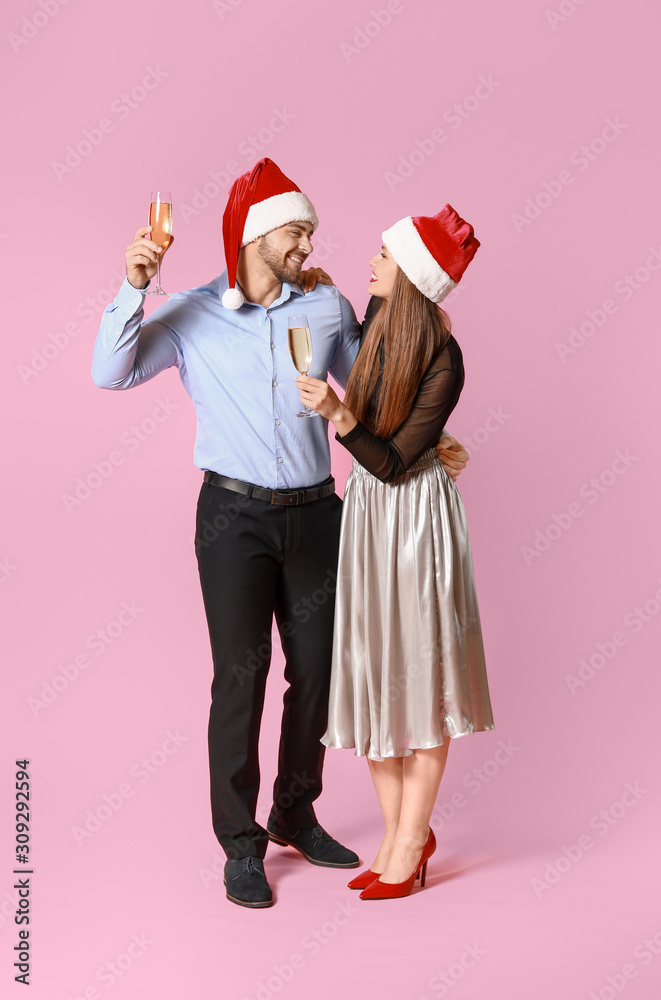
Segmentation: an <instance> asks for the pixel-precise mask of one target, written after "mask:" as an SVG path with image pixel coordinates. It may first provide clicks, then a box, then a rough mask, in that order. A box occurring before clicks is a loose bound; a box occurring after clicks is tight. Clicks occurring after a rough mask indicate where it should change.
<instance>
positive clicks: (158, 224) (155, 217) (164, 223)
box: [147, 191, 172, 295]
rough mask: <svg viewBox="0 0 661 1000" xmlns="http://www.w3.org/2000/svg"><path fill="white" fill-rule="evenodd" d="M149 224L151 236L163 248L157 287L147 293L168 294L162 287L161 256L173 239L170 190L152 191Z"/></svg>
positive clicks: (158, 264)
mask: <svg viewBox="0 0 661 1000" xmlns="http://www.w3.org/2000/svg"><path fill="white" fill-rule="evenodd" d="M149 225H150V226H152V231H151V233H150V234H149V238H150V239H151V240H153V241H154V243H158V245H159V246H160V247H162V248H163V250H162V252H161V253H160V254H159V257H158V261H157V262H156V288H154V289H150V290H149V291H148V292H147V295H168V294H169V292H166V291H165V290H164V289H163V288H161V257H162V256H163V254H164V253H165V251H166V250H167V248H168V247H169V246H170V243H171V241H172V195H171V194H170V192H169V191H152V193H151V198H150V199H149Z"/></svg>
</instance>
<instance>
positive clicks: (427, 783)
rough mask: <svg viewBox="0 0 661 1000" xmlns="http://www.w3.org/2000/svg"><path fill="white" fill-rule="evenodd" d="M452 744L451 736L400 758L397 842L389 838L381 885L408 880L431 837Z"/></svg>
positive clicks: (395, 838)
mask: <svg viewBox="0 0 661 1000" xmlns="http://www.w3.org/2000/svg"><path fill="white" fill-rule="evenodd" d="M449 745H450V739H449V737H448V739H446V741H445V743H444V744H443V745H442V746H440V747H432V748H431V749H429V750H415V751H414V752H413V754H412V755H411V756H409V757H403V758H397V759H398V760H401V761H402V765H403V775H402V793H401V800H400V808H399V822H398V824H397V831H396V833H395V837H394V841H393V840H392V838H390V839H389V846H390V850H389V853H388V856H387V863H386V865H385V867H384V868H383V872H382V875H381V881H382V882H403V881H404V880H405V879H407V878H409V876H410V875H411V873H412V871H413V869H414V868H415V865H416V862H417V861H418V859H419V858H420V852H421V851H422V848H423V847H424V846H425V843H426V842H427V837H428V835H429V821H430V819H431V814H432V811H433V808H434V803H435V802H436V796H437V795H438V789H439V786H440V784H441V778H442V777H443V771H444V770H445V763H446V761H447V756H448V747H449ZM377 794H378V793H377ZM379 801H381V800H380V799H379ZM386 829H388V827H386ZM374 870H376V869H374Z"/></svg>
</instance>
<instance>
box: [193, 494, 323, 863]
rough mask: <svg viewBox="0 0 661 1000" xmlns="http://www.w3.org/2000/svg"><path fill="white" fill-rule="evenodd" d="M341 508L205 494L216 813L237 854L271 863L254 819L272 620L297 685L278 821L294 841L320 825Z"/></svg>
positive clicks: (285, 733)
mask: <svg viewBox="0 0 661 1000" xmlns="http://www.w3.org/2000/svg"><path fill="white" fill-rule="evenodd" d="M341 512H342V501H341V500H340V498H339V497H338V496H337V494H335V493H333V494H331V495H330V496H328V497H325V498H324V499H322V500H316V501H314V502H312V503H308V504H302V505H301V506H298V507H283V506H279V505H275V504H269V503H266V502H265V501H263V500H256V499H247V498H245V497H243V496H241V495H239V494H237V493H232V492H231V491H229V490H226V489H223V488H222V487H218V486H213V485H211V484H209V483H203V485H202V488H201V490H200V495H199V499H198V504H197V519H196V532H195V551H196V555H197V561H198V569H199V573H200V583H201V585H202V595H203V598H204V606H205V611H206V616H207V623H208V626H209V637H210V639H211V651H212V655H213V668H214V675H213V683H212V685H211V711H210V714H209V767H210V777H211V813H212V820H213V828H214V832H215V834H216V837H217V838H218V840H219V842H220V844H221V846H222V847H223V850H224V851H225V853H226V854H227V857H228V858H233V859H234V858H243V857H248V856H249V855H252V856H255V857H260V858H263V857H264V855H265V853H266V847H267V844H268V836H267V833H266V830H265V829H264V828H263V827H262V826H260V825H259V824H258V823H257V822H256V820H255V811H256V806H257V795H258V791H259V780H260V775H259V758H258V741H259V730H260V723H261V718H262V710H263V707H264V695H265V690H266V678H267V675H268V671H269V666H270V662H271V628H272V622H273V615H274V614H275V618H276V622H277V626H278V630H279V633H280V639H281V642H282V648H283V651H284V654H285V661H286V665H285V679H286V680H287V682H288V685H289V687H288V688H287V690H286V692H285V696H284V704H283V713H282V728H281V735H280V748H279V754H278V774H277V778H276V781H275V784H274V787H273V810H272V812H271V819H273V820H274V821H275V822H277V824H278V825H279V826H280V827H281V828H283V829H284V830H285V831H287V832H290V833H292V834H295V833H296V831H297V830H299V829H305V828H307V827H311V826H315V825H316V817H315V813H314V808H313V805H312V803H313V802H314V800H315V799H316V798H317V797H318V795H319V794H320V792H321V788H322V781H321V772H322V767H323V760H324V751H325V747H324V746H323V744H322V743H320V738H321V736H322V735H323V733H324V731H325V729H326V725H327V721H328V693H329V684H330V664H331V652H332V637H333V614H334V607H335V587H336V570H337V556H338V543H339V532H340V518H341Z"/></svg>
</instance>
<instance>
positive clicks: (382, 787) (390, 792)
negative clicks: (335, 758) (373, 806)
mask: <svg viewBox="0 0 661 1000" xmlns="http://www.w3.org/2000/svg"><path fill="white" fill-rule="evenodd" d="M367 763H368V764H369V769H370V775H371V777H372V781H373V782H374V788H375V790H376V796H377V798H378V800H379V805H380V806H381V812H382V813H383V821H384V823H385V827H386V829H385V834H384V836H383V840H382V841H381V846H380V847H379V850H378V851H377V854H376V857H375V859H374V861H373V862H372V864H371V865H370V868H371V869H372V871H373V872H377V873H381V872H382V871H383V870H384V868H385V867H386V863H387V861H388V858H389V857H390V852H391V850H392V846H393V844H394V842H395V834H396V833H397V828H398V826H399V811H400V808H401V803H402V784H403V781H402V779H403V774H404V767H403V765H404V758H403V757H387V758H386V759H385V760H378V761H377V760H370V759H369V758H368V759H367Z"/></svg>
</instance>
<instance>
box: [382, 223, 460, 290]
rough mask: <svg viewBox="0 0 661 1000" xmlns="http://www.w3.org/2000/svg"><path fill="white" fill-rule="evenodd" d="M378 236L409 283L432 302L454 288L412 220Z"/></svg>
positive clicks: (453, 284)
mask: <svg viewBox="0 0 661 1000" xmlns="http://www.w3.org/2000/svg"><path fill="white" fill-rule="evenodd" d="M381 236H382V239H383V243H384V246H386V247H387V248H388V250H390V253H391V254H392V255H393V257H394V258H395V261H396V262H397V264H399V266H400V267H401V269H402V271H403V272H404V274H405V275H406V277H407V278H408V279H409V281H412V282H413V284H414V285H415V287H416V288H417V289H419V290H420V291H421V292H422V294H423V295H426V296H427V298H428V299H431V300H432V302H441V301H442V300H443V299H444V298H445V296H446V295H449V294H450V292H451V291H452V290H453V289H454V288H456V287H457V282H456V281H453V280H452V278H451V277H450V275H449V274H447V273H446V272H445V271H444V270H443V268H442V267H441V265H440V264H439V263H438V261H437V260H436V259H435V257H434V256H433V255H432V254H431V253H430V251H429V250H428V249H427V247H426V246H425V244H424V243H423V241H422V237H421V236H420V233H419V232H418V230H417V229H416V228H415V226H414V224H413V218H412V216H410V215H407V216H406V218H405V219H400V220H399V222H396V223H395V225H394V226H391V227H390V229H386V231H385V233H382V234H381Z"/></svg>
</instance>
